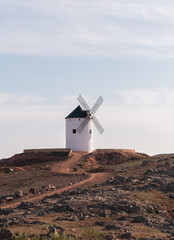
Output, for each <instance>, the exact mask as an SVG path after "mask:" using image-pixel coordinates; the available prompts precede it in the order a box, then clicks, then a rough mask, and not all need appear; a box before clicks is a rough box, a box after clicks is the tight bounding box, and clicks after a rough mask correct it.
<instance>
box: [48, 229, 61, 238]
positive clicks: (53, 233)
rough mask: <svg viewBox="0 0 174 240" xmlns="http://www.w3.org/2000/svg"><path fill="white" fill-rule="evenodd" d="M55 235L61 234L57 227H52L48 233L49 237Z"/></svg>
mask: <svg viewBox="0 0 174 240" xmlns="http://www.w3.org/2000/svg"><path fill="white" fill-rule="evenodd" d="M53 235H59V234H58V232H57V230H56V228H55V227H50V228H49V232H48V233H47V236H48V237H51V236H53Z"/></svg>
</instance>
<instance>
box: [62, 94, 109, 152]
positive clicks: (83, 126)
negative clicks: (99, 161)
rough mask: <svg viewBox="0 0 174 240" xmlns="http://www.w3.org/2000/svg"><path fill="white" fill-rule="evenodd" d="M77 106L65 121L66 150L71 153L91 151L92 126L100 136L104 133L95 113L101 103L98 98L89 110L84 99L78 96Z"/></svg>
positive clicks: (101, 100)
mask: <svg viewBox="0 0 174 240" xmlns="http://www.w3.org/2000/svg"><path fill="white" fill-rule="evenodd" d="M77 99H78V101H79V103H80V106H78V107H77V108H76V109H74V111H72V112H71V113H70V114H69V115H68V116H67V117H66V118H65V119H66V148H71V149H72V150H73V151H87V152H91V151H93V124H94V125H95V127H96V128H97V130H98V131H99V133H100V134H102V133H103V132H104V129H103V127H102V126H101V124H100V123H99V121H98V120H97V118H96V116H95V113H96V111H97V110H98V108H99V107H100V105H101V104H102V102H103V98H102V97H101V96H100V97H99V98H98V100H97V101H96V102H95V104H94V105H93V107H92V108H91V109H90V108H89V106H88V104H87V102H86V101H85V100H84V98H83V97H82V96H81V95H79V96H78V98H77Z"/></svg>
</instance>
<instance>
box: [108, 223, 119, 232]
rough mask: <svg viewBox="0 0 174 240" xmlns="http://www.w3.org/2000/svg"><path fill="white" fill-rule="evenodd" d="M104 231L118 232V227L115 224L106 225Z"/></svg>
mask: <svg viewBox="0 0 174 240" xmlns="http://www.w3.org/2000/svg"><path fill="white" fill-rule="evenodd" d="M105 229H106V230H120V227H119V226H117V225H116V224H115V223H112V222H111V223H107V224H106V225H105Z"/></svg>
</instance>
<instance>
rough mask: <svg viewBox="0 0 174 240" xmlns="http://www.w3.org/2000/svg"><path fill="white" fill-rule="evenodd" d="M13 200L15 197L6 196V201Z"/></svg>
mask: <svg viewBox="0 0 174 240" xmlns="http://www.w3.org/2000/svg"><path fill="white" fill-rule="evenodd" d="M13 200H14V198H13V197H6V198H5V199H4V202H11V201H13Z"/></svg>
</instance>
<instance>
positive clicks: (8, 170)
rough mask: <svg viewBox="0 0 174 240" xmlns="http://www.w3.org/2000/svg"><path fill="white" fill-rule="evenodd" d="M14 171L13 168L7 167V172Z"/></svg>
mask: <svg viewBox="0 0 174 240" xmlns="http://www.w3.org/2000/svg"><path fill="white" fill-rule="evenodd" d="M13 172H14V170H13V168H7V169H6V170H5V173H13Z"/></svg>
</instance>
